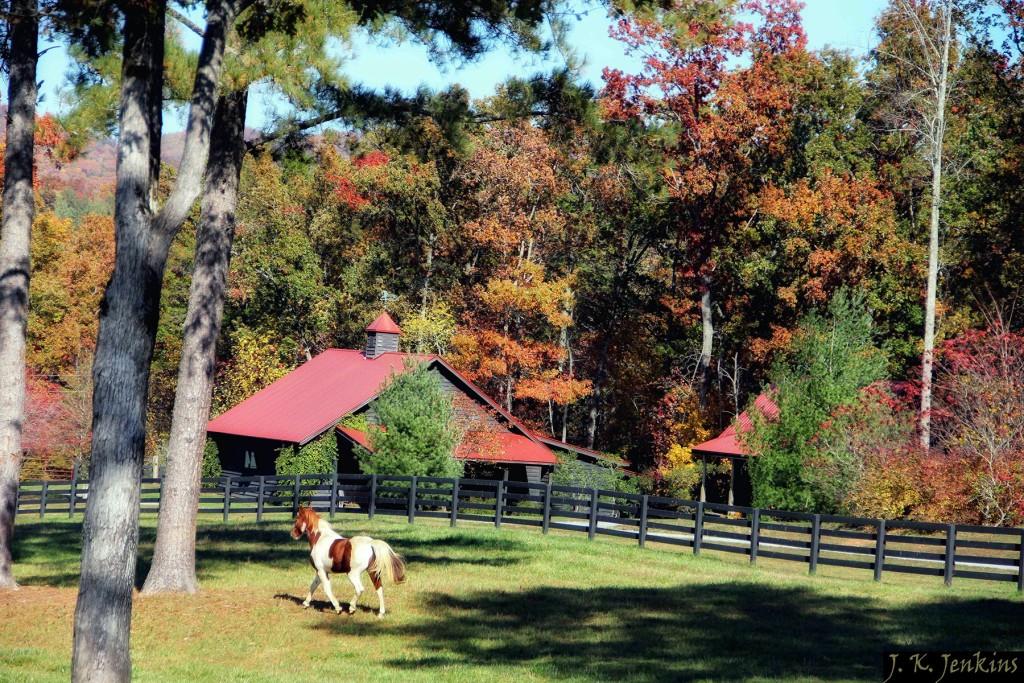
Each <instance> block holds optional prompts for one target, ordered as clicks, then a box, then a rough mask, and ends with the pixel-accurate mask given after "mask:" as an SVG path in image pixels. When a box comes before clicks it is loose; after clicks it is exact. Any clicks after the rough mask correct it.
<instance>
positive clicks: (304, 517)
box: [292, 505, 320, 541]
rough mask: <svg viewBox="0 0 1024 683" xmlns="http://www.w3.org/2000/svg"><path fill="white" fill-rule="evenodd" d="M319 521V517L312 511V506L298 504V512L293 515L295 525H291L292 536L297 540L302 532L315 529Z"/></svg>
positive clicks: (305, 532)
mask: <svg viewBox="0 0 1024 683" xmlns="http://www.w3.org/2000/svg"><path fill="white" fill-rule="evenodd" d="M319 521H320V517H319V515H317V514H316V513H315V512H313V508H311V507H303V506H301V505H300V506H299V512H298V514H296V515H295V525H294V526H293V527H292V538H294V539H295V540H296V541H297V540H299V539H300V538H302V535H303V534H307V533H309V532H311V531H316V528H317V523H318V522H319Z"/></svg>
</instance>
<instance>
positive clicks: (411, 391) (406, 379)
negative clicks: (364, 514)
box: [356, 364, 462, 477]
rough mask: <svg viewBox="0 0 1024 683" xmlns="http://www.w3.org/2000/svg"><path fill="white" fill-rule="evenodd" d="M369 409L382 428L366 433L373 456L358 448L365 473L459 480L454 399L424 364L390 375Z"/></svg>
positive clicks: (459, 463) (459, 469) (460, 467)
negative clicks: (386, 384) (455, 451)
mask: <svg viewBox="0 0 1024 683" xmlns="http://www.w3.org/2000/svg"><path fill="white" fill-rule="evenodd" d="M373 405H374V409H375V410H376V412H377V416H378V418H379V419H380V424H381V428H380V429H371V430H370V444H371V445H372V446H373V452H372V453H371V452H369V451H367V450H366V449H364V448H357V449H356V456H357V457H358V459H359V466H360V468H361V469H362V470H363V472H366V473H368V474H369V473H376V474H392V475H416V476H429V477H458V476H461V474H462V463H461V462H459V461H458V460H456V459H455V458H454V457H453V455H452V454H453V452H454V450H455V447H456V446H457V445H458V443H459V441H460V440H461V434H460V433H459V430H458V428H457V427H456V425H455V412H454V410H453V408H452V399H451V397H450V396H449V395H448V394H446V393H445V392H444V390H442V388H441V385H440V383H439V381H438V378H437V375H436V374H435V373H434V372H432V371H431V370H430V369H429V367H428V366H427V365H426V364H421V365H418V366H415V367H408V368H407V369H406V371H405V372H404V373H402V374H400V375H396V376H393V377H392V378H391V381H390V382H389V383H388V386H387V387H386V388H385V389H384V391H382V392H381V394H380V396H379V397H378V398H377V400H376V401H374V403H373Z"/></svg>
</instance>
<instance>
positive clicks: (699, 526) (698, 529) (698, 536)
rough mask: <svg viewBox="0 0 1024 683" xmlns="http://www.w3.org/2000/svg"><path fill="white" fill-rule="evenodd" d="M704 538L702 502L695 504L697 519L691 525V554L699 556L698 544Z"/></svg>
mask: <svg viewBox="0 0 1024 683" xmlns="http://www.w3.org/2000/svg"><path fill="white" fill-rule="evenodd" d="M703 537H704V501H699V502H698V503H697V518H696V519H695V520H694V523H693V554H694V555H700V543H701V540H702V539H703Z"/></svg>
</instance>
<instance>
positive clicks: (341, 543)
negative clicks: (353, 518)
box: [328, 538, 352, 574]
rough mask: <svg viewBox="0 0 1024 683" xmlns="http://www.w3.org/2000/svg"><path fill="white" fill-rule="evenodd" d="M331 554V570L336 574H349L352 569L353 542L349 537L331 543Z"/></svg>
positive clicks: (329, 552)
mask: <svg viewBox="0 0 1024 683" xmlns="http://www.w3.org/2000/svg"><path fill="white" fill-rule="evenodd" d="M328 554H329V555H330V556H331V571H332V572H334V573H335V574H348V573H349V571H351V569H352V544H351V543H349V540H348V539H347V538H339V539H338V540H336V541H335V542H334V543H331V549H330V550H329V551H328Z"/></svg>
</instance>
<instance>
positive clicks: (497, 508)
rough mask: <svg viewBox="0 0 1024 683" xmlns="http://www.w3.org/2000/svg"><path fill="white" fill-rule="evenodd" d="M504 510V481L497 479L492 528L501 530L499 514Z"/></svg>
mask: <svg viewBox="0 0 1024 683" xmlns="http://www.w3.org/2000/svg"><path fill="white" fill-rule="evenodd" d="M504 508H505V480H504V479H499V480H498V485H497V486H496V487H495V488H494V528H496V529H500V528H501V513H502V512H503V511H504Z"/></svg>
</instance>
